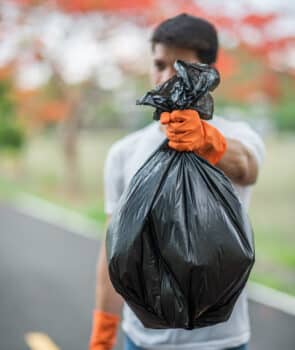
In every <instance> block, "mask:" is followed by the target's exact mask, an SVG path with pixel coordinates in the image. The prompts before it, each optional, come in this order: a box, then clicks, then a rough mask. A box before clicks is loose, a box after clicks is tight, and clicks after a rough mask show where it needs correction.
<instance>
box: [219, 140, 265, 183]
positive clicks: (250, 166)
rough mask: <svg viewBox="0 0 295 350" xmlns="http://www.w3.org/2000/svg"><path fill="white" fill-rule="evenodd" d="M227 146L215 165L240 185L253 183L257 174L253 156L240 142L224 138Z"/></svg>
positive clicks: (255, 161)
mask: <svg viewBox="0 0 295 350" xmlns="http://www.w3.org/2000/svg"><path fill="white" fill-rule="evenodd" d="M226 143H227V148H226V151H225V153H224V154H223V156H222V158H221V160H220V161H219V162H218V163H217V164H216V166H217V167H218V168H219V169H221V170H222V171H223V172H224V173H225V175H227V176H228V177H229V178H230V179H231V180H232V181H233V182H234V183H236V184H238V185H242V186H247V185H253V184H254V183H255V182H256V180H257V176H258V164H257V160H256V158H255V156H254V155H253V154H252V153H251V152H250V151H249V150H248V149H247V147H245V146H244V145H243V144H242V143H241V142H239V141H238V140H234V139H228V138H227V139H226Z"/></svg>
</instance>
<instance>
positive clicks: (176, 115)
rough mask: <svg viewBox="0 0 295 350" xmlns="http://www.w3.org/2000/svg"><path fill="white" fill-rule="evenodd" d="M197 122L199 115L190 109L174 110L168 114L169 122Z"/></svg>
mask: <svg viewBox="0 0 295 350" xmlns="http://www.w3.org/2000/svg"><path fill="white" fill-rule="evenodd" d="M194 119H196V120H198V119H200V117H199V114H198V113H197V112H196V111H194V110H192V109H184V110H175V111H172V112H171V113H170V121H171V122H182V121H186V120H194Z"/></svg>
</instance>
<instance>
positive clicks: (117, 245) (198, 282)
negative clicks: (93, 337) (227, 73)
mask: <svg viewBox="0 0 295 350" xmlns="http://www.w3.org/2000/svg"><path fill="white" fill-rule="evenodd" d="M205 85H206V84H205ZM206 86H207V88H209V86H210V84H207V85H206ZM106 248H107V259H108V268H109V275H110V279H111V281H112V284H113V286H114V288H115V289H116V291H117V292H118V293H119V294H121V295H122V296H123V298H124V299H125V301H126V302H127V304H128V305H129V307H130V308H131V309H132V310H133V312H134V313H135V314H136V316H137V317H138V319H139V320H140V321H141V322H142V324H143V325H144V326H145V327H148V328H156V329H161V328H184V329H193V328H200V327H206V326H211V325H215V324H218V323H220V322H225V321H226V320H228V319H229V317H230V315H231V313H232V310H233V308H234V305H235V303H236V301H237V299H238V297H239V295H240V294H241V292H242V290H243V288H244V286H245V284H246V282H247V279H248V276H249V274H250V271H251V268H252V266H253V264H254V243H253V238H252V229H251V225H250V222H249V220H248V217H247V214H246V212H245V209H244V207H243V206H242V204H241V202H240V201H239V199H238V197H237V195H236V193H235V191H234V188H233V187H232V184H231V182H230V180H229V179H228V178H227V177H226V176H225V175H224V174H223V173H222V172H221V171H220V170H218V169H217V168H216V167H214V166H212V165H211V164H209V163H208V162H207V161H206V160H204V159H202V158H200V157H198V156H197V155H196V154H195V153H193V152H177V151H175V150H173V149H171V148H169V147H168V145H167V140H165V142H163V143H162V144H161V145H160V146H159V148H158V149H157V150H156V151H155V152H154V153H153V154H152V155H151V156H150V157H149V158H148V159H147V160H146V162H145V163H144V164H143V165H142V166H141V168H140V169H139V170H138V171H137V172H136V174H135V175H134V176H133V178H132V179H131V181H130V184H129V186H128V187H127V188H126V190H125V191H124V193H123V194H122V196H121V198H120V200H119V202H118V204H117V207H116V210H115V211H114V213H113V215H112V219H111V221H110V224H109V227H108V229H107V239H106Z"/></svg>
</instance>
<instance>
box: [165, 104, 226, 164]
mask: <svg viewBox="0 0 295 350" xmlns="http://www.w3.org/2000/svg"><path fill="white" fill-rule="evenodd" d="M160 122H161V123H162V124H163V125H166V135H167V138H168V139H169V143H168V145H169V147H171V148H173V149H175V150H177V151H180V152H184V151H192V152H195V153H196V154H198V155H199V156H200V157H202V158H205V159H206V160H207V161H208V162H210V163H211V164H213V165H215V164H217V163H218V162H219V160H220V159H221V158H222V156H223V154H224V152H225V151H226V139H225V137H224V136H223V135H222V134H221V133H220V132H219V131H218V130H217V129H216V128H214V126H212V125H210V124H209V123H207V122H205V121H204V120H202V119H201V118H200V117H199V114H198V112H196V111H194V110H192V109H185V110H175V111H172V112H171V113H169V112H163V113H162V114H161V119H160Z"/></svg>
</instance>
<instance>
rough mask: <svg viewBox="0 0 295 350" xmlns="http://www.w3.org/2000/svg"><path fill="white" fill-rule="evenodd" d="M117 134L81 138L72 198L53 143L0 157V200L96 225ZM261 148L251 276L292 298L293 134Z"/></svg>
mask: <svg viewBox="0 0 295 350" xmlns="http://www.w3.org/2000/svg"><path fill="white" fill-rule="evenodd" d="M122 135H123V134H122V132H120V131H116V130H110V131H104V132H101V133H99V134H97V135H93V134H82V135H81V138H80V142H79V148H78V150H79V152H78V165H79V172H80V186H79V187H80V191H77V193H74V194H73V193H68V192H67V190H66V186H65V185H66V181H67V179H66V176H65V173H66V172H65V162H64V159H63V156H62V152H61V148H60V145H59V144H58V142H57V141H56V140H55V139H52V138H42V137H40V138H34V139H33V140H32V141H31V142H30V144H29V145H28V147H27V148H26V149H25V150H24V152H23V153H22V154H21V155H20V156H19V157H16V156H13V157H12V156H11V155H10V156H8V155H5V154H2V155H0V164H1V166H0V197H2V198H6V199H9V198H13V197H14V196H17V195H18V193H19V192H21V191H22V192H23V191H25V192H29V193H32V194H34V195H37V196H39V197H41V198H44V199H47V200H50V201H53V202H56V203H58V204H59V205H61V206H63V207H66V208H71V209H74V210H77V211H79V212H80V213H82V214H84V215H85V216H87V217H90V218H92V219H95V220H97V221H99V222H100V223H102V222H103V221H104V220H105V214H104V210H103V164H104V160H105V157H106V154H107V150H108V149H109V147H110V145H111V144H112V143H113V142H114V141H115V140H116V139H118V138H120V137H122ZM266 148H267V157H266V160H265V163H264V166H263V168H262V171H261V173H260V176H259V180H258V183H257V185H256V186H255V187H254V189H253V190H254V191H253V198H252V203H251V209H250V218H251V221H252V224H253V227H254V231H255V243H256V264H255V267H254V270H253V272H252V275H251V278H252V280H254V281H257V282H260V283H264V284H265V285H268V286H270V287H273V288H276V289H279V290H282V291H285V292H288V293H290V294H292V295H295V274H294V269H295V253H294V246H295V235H294V229H295V181H294V179H295V157H294V153H295V135H291V136H290V135H289V136H286V135H276V136H272V137H269V138H268V139H267V140H266ZM49 160H50V161H49Z"/></svg>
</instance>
